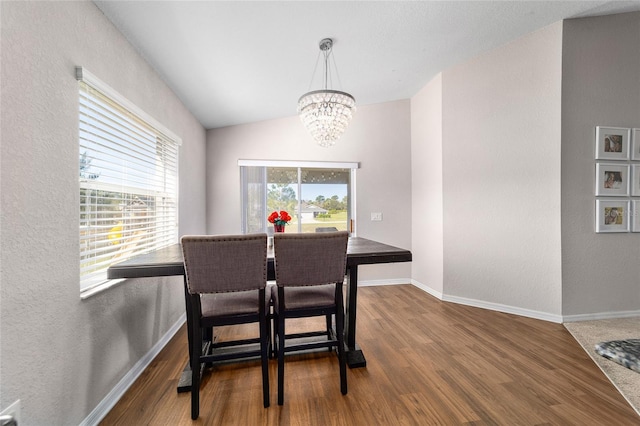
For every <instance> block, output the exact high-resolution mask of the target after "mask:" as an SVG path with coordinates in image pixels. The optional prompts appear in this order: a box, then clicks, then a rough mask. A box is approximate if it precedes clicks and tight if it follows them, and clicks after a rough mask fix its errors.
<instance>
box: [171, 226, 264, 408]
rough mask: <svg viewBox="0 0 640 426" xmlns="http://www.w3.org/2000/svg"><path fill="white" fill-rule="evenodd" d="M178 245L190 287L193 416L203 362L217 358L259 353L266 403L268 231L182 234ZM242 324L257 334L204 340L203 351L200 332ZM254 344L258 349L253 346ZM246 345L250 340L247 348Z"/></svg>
mask: <svg viewBox="0 0 640 426" xmlns="http://www.w3.org/2000/svg"><path fill="white" fill-rule="evenodd" d="M181 244H182V252H183V255H184V267H185V274H186V282H187V291H188V298H187V314H188V315H190V318H191V321H190V323H191V330H190V333H189V336H190V339H189V340H190V348H189V354H190V359H191V373H192V379H191V418H192V419H194V420H195V419H197V418H198V416H199V413H200V374H201V364H206V363H214V362H215V361H222V360H229V359H240V358H246V357H251V356H260V359H261V362H262V394H263V404H264V406H265V407H268V406H269V364H268V362H269V359H268V345H269V334H270V332H269V326H268V323H267V315H268V312H269V309H270V300H271V294H268V293H267V292H266V290H265V289H266V283H267V234H250V235H218V236H184V237H182V239H181ZM269 293H271V291H270V292H269ZM245 323H257V324H258V325H259V327H258V328H259V333H256V334H258V335H259V338H253V339H244V340H237V341H226V342H215V343H214V342H207V345H208V346H209V347H210V349H206V350H203V342H202V336H203V332H204V331H206V330H208V329H211V328H213V329H214V331H215V327H218V326H224V325H234V324H245ZM211 334H212V335H211V340H212V341H213V340H214V337H213V333H211ZM256 343H259V349H256V348H255V347H256V346H258V345H256ZM249 344H253V345H252V346H251V345H250V346H249V347H247V346H246V345H249ZM239 345H242V346H243V349H242V350H237V351H229V350H224V351H220V350H219V349H220V348H229V347H233V346H239ZM247 348H248V349H247ZM236 349H238V348H236Z"/></svg>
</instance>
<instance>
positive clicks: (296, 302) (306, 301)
mask: <svg viewBox="0 0 640 426" xmlns="http://www.w3.org/2000/svg"><path fill="white" fill-rule="evenodd" d="M335 292H336V290H335V284H325V285H314V286H301V287H284V298H285V301H286V306H287V309H301V308H311V307H314V308H315V307H321V306H334V305H335ZM271 298H272V299H273V305H274V307H275V309H276V312H277V311H278V309H279V305H278V287H277V286H274V287H272V294H271Z"/></svg>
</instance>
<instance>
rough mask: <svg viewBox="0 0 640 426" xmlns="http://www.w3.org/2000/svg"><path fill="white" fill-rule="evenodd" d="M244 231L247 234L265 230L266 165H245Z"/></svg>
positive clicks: (243, 178) (243, 173) (243, 172)
mask: <svg viewBox="0 0 640 426" xmlns="http://www.w3.org/2000/svg"><path fill="white" fill-rule="evenodd" d="M241 170H242V180H243V185H242V186H243V191H244V194H243V200H242V203H243V205H244V208H243V212H242V214H243V215H244V218H243V219H244V220H243V231H244V233H246V234H252V233H256V232H265V217H266V215H267V209H266V206H265V198H266V197H265V171H266V168H265V167H243V168H242V169H241Z"/></svg>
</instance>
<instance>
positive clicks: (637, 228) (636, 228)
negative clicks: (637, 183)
mask: <svg viewBox="0 0 640 426" xmlns="http://www.w3.org/2000/svg"><path fill="white" fill-rule="evenodd" d="M631 232H640V200H633V201H632V208H631Z"/></svg>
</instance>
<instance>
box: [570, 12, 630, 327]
mask: <svg viewBox="0 0 640 426" xmlns="http://www.w3.org/2000/svg"><path fill="white" fill-rule="evenodd" d="M596 126H615V127H640V13H628V14H622V15H612V16H605V17H599V18H587V19H575V20H568V21H565V23H564V37H563V49H562V252H563V256H562V283H563V288H562V301H563V302H562V305H563V308H562V310H563V313H564V314H565V315H570V316H571V315H575V316H578V318H580V315H586V314H592V313H616V312H617V313H620V312H625V311H632V312H633V311H635V312H636V313H637V312H638V310H640V234H637V233H627V234H595V233H594V227H595V225H594V223H595V201H594V200H595V197H594V188H595V172H594V167H595V166H594V164H595V161H594V153H595V147H594V139H595V134H594V130H595V127H596ZM636 199H638V198H636Z"/></svg>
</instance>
